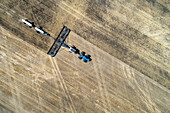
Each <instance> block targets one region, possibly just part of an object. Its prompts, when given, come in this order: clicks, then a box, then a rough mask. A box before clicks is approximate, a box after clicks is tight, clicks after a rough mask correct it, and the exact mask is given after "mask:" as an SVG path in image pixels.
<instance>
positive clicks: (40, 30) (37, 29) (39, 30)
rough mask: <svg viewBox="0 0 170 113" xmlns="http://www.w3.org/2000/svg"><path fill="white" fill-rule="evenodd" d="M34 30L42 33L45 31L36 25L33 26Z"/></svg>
mask: <svg viewBox="0 0 170 113" xmlns="http://www.w3.org/2000/svg"><path fill="white" fill-rule="evenodd" d="M35 30H36V31H38V32H40V33H42V34H44V33H45V32H44V31H43V30H42V29H40V28H37V27H35Z"/></svg>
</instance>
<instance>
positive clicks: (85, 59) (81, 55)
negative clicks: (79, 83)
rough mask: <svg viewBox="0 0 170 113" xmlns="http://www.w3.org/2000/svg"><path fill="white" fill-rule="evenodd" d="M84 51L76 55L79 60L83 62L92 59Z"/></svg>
mask: <svg viewBox="0 0 170 113" xmlns="http://www.w3.org/2000/svg"><path fill="white" fill-rule="evenodd" d="M85 54H86V53H85V52H84V51H82V52H81V54H80V56H79V57H78V58H79V59H80V60H81V59H83V61H84V62H89V61H91V60H92V59H91V58H90V57H91V56H90V55H85Z"/></svg>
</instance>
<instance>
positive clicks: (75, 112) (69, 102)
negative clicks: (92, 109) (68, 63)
mask: <svg viewBox="0 0 170 113" xmlns="http://www.w3.org/2000/svg"><path fill="white" fill-rule="evenodd" d="M49 59H50V60H51V63H52V65H53V67H54V70H55V73H56V75H58V78H59V80H60V83H61V86H62V88H63V91H64V93H65V95H66V97H67V100H68V101H67V102H68V104H69V105H70V108H71V111H72V113H77V111H76V109H75V106H74V103H73V101H72V98H71V96H70V94H69V90H68V88H67V86H66V84H65V82H64V79H63V77H62V75H61V72H60V69H59V67H58V65H57V63H56V61H55V59H53V58H51V56H49Z"/></svg>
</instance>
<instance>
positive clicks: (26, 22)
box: [22, 19, 33, 27]
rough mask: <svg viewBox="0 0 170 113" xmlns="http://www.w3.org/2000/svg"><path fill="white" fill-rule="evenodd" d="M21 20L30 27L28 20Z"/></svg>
mask: <svg viewBox="0 0 170 113" xmlns="http://www.w3.org/2000/svg"><path fill="white" fill-rule="evenodd" d="M22 22H23V23H25V24H27V25H28V26H30V27H32V26H33V25H32V24H31V23H30V22H28V21H26V20H24V19H22Z"/></svg>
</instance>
